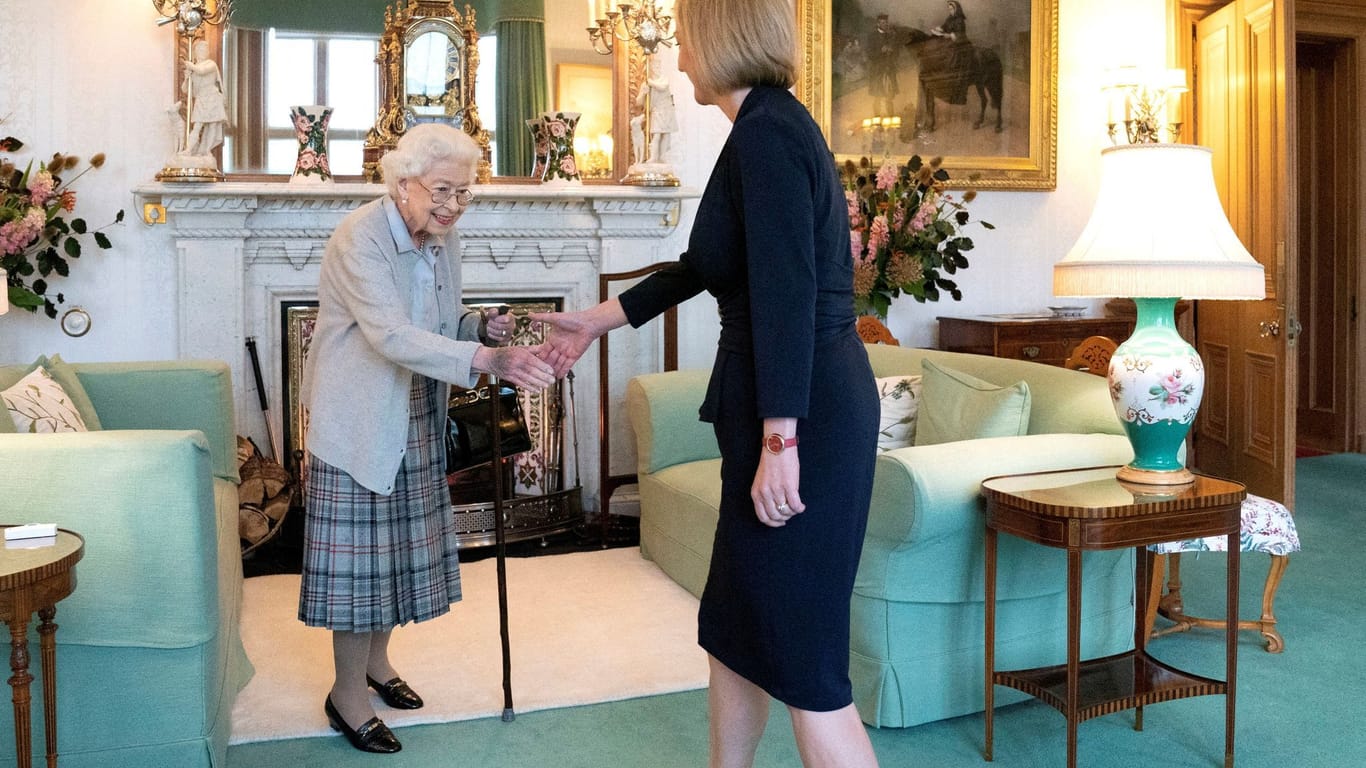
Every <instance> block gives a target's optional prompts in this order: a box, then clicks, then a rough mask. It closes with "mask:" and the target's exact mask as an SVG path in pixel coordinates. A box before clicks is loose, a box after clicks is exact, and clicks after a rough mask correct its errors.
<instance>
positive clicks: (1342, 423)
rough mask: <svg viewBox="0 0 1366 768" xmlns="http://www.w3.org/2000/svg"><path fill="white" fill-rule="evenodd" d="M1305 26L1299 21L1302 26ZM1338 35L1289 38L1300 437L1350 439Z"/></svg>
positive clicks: (1349, 157) (1349, 108)
mask: <svg viewBox="0 0 1366 768" xmlns="http://www.w3.org/2000/svg"><path fill="white" fill-rule="evenodd" d="M1301 31H1303V30H1301ZM1353 59H1354V57H1353V50H1352V47H1351V45H1350V44H1349V43H1347V42H1344V41H1342V40H1313V41H1310V40H1305V39H1303V38H1302V37H1301V38H1300V39H1299V40H1298V41H1297V42H1296V45H1295V74H1296V76H1295V125H1296V134H1297V136H1298V141H1297V146H1296V151H1297V163H1298V165H1299V168H1300V173H1299V174H1298V177H1299V182H1298V185H1297V187H1298V194H1297V197H1298V198H1299V201H1300V203H1301V206H1300V215H1301V219H1300V222H1299V277H1300V290H1299V317H1300V322H1301V323H1302V324H1303V325H1304V332H1303V333H1302V334H1301V335H1300V341H1299V349H1298V353H1297V355H1296V357H1297V362H1296V366H1297V368H1298V375H1299V399H1298V402H1297V404H1296V406H1297V407H1296V413H1295V428H1296V440H1295V443H1296V445H1297V446H1304V447H1308V448H1313V449H1316V450H1320V451H1328V452H1330V453H1337V452H1341V451H1349V450H1351V449H1352V437H1353V435H1354V430H1353V429H1352V428H1351V423H1352V414H1351V407H1352V388H1353V387H1354V386H1355V381H1356V376H1355V373H1354V361H1353V359H1352V353H1351V350H1352V342H1353V333H1352V328H1353V326H1354V324H1355V323H1356V317H1355V315H1356V309H1355V303H1356V285H1357V270H1356V241H1357V236H1358V233H1357V226H1358V225H1357V216H1356V214H1357V208H1356V206H1355V201H1356V200H1357V199H1358V194H1359V190H1358V184H1359V182H1358V179H1357V173H1356V170H1357V163H1358V161H1359V158H1358V152H1359V150H1358V147H1357V144H1356V136H1357V127H1356V125H1355V122H1356V111H1357V105H1356V78H1355V75H1354V71H1353V70H1354V68H1355V62H1354V60H1353Z"/></svg>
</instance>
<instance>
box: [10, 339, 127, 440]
mask: <svg viewBox="0 0 1366 768" xmlns="http://www.w3.org/2000/svg"><path fill="white" fill-rule="evenodd" d="M39 368H42V369H44V370H46V371H47V373H48V374H49V375H50V377H51V379H52V381H54V382H56V383H57V385H58V386H59V387H60V388H61V390H62V392H63V393H64V394H65V397H66V398H67V401H68V402H69V403H70V405H71V406H72V407H74V408H75V410H76V413H78V414H80V420H81V422H82V424H83V425H84V427H85V429H84V430H80V431H87V430H96V429H102V428H103V427H102V426H101V424H100V418H99V416H98V415H97V414H96V413H95V406H94V404H93V403H92V402H91V401H90V397H89V395H87V394H86V391H85V386H84V385H82V384H81V380H80V378H79V377H78V376H77V375H76V371H75V369H73V368H72V367H71V365H70V364H68V363H67V362H66V361H65V360H63V359H62V356H61V355H53V356H52V357H50V358H49V357H47V356H45V355H40V356H39V357H38V359H37V360H34V361H33V362H32V363H31V364H29V365H27V366H22V365H10V366H4V367H0V390H8V389H10V388H11V387H13V386H14V385H15V384H17V383H18V382H19V381H20V380H22V379H23V378H25V377H26V376H29V375H30V374H32V373H33V372H34V371H36V370H38V369H39ZM6 405H8V403H6ZM6 421H8V423H5V422H6ZM27 421H28V420H27V419H26V420H25V422H26V423H25V425H24V428H23V429H22V430H18V427H17V424H16V422H14V421H13V420H6V419H0V433H7V432H8V433H12V432H15V431H23V432H28V431H29V430H28V424H27ZM36 431H40V432H52V431H54V430H51V429H44V428H42V427H41V426H40V427H39V428H38V430H36ZM55 431H63V432H70V431H75V430H70V429H62V430H55Z"/></svg>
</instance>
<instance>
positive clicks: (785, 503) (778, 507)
mask: <svg viewBox="0 0 1366 768" xmlns="http://www.w3.org/2000/svg"><path fill="white" fill-rule="evenodd" d="M775 509H777V510H778V511H779V512H782V511H784V510H786V509H787V502H786V501H784V502H783V503H781V504H779V505H778V506H777V507H775Z"/></svg>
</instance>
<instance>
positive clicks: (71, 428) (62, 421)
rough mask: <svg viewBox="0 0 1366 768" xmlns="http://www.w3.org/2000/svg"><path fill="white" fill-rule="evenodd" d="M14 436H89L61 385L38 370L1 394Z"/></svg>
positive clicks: (0, 392) (0, 397) (50, 376)
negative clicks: (26, 434)
mask: <svg viewBox="0 0 1366 768" xmlns="http://www.w3.org/2000/svg"><path fill="white" fill-rule="evenodd" d="M0 400H3V401H4V404H5V410H6V413H7V414H8V415H9V420H10V423H11V424H12V425H13V426H14V431H15V432H26V433H39V432H49V433H50V432H89V431H90V430H88V429H86V426H85V420H84V419H82V418H81V414H80V412H79V411H77V410H76V404H75V403H73V402H72V401H71V395H69V394H67V392H66V390H65V389H63V388H62V385H61V384H59V383H57V381H56V379H53V378H52V374H50V373H48V371H47V369H46V368H44V367H42V366H38V367H37V368H34V369H33V370H32V371H29V373H28V375H27V376H25V377H24V378H22V379H20V380H18V381H16V382H14V385H13V386H11V387H9V388H8V389H5V390H3V391H0Z"/></svg>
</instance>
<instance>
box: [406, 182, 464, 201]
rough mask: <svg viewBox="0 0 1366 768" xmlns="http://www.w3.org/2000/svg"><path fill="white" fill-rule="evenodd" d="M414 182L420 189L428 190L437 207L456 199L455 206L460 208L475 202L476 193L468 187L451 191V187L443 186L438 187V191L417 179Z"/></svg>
mask: <svg viewBox="0 0 1366 768" xmlns="http://www.w3.org/2000/svg"><path fill="white" fill-rule="evenodd" d="M412 181H413V183H414V184H417V185H418V186H419V187H422V188H423V189H425V190H427V194H429V195H431V197H432V202H433V203H436V204H437V205H441V204H442V203H444V202H446V201H447V200H451V199H454V200H455V204H456V205H459V206H466V205H469V204H470V203H472V202H474V191H473V190H471V189H469V188H468V187H467V188H465V189H451V188H450V187H448V186H446V185H444V184H442V185H438V186H437V188H436V189H432V188H431V187H429V186H427V185H426V184H423V183H422V182H420V181H418V180H417V179H413V180H412Z"/></svg>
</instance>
